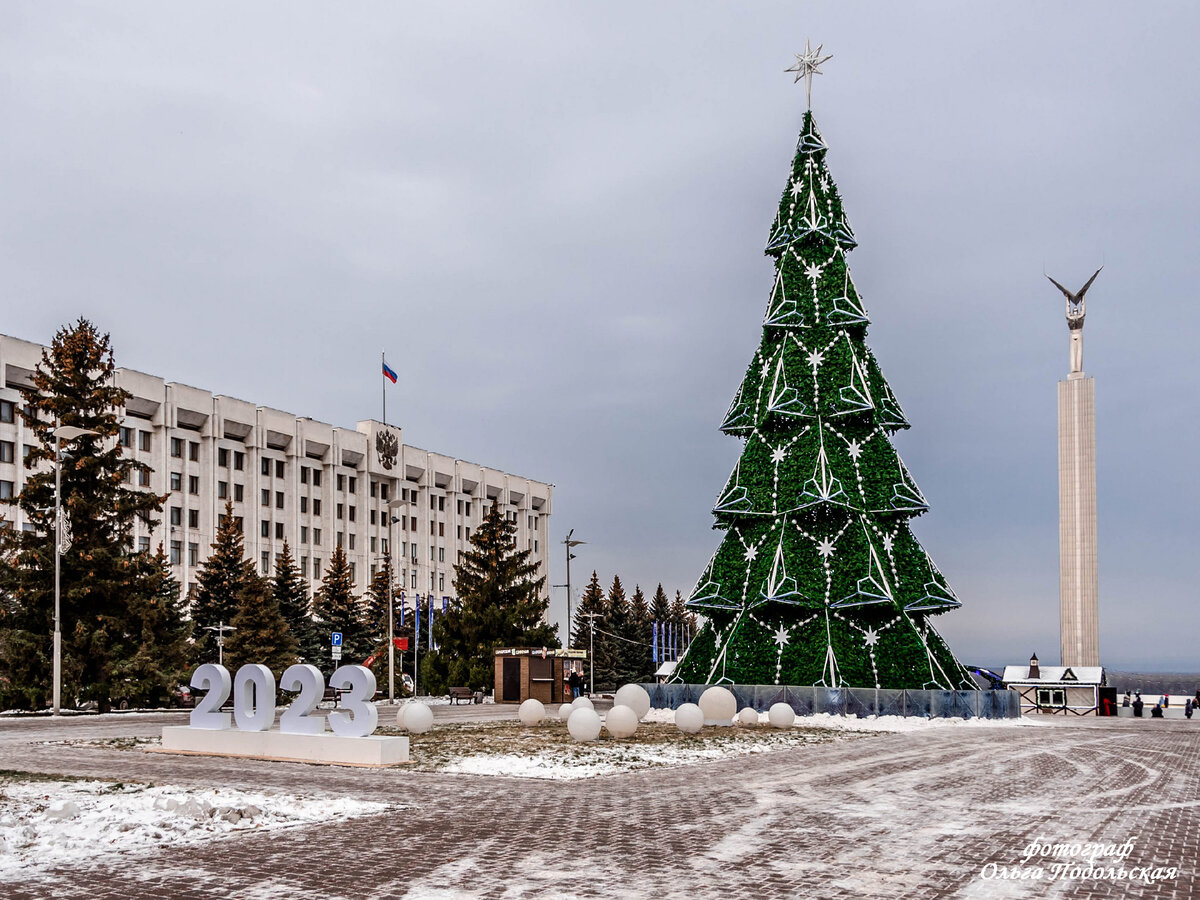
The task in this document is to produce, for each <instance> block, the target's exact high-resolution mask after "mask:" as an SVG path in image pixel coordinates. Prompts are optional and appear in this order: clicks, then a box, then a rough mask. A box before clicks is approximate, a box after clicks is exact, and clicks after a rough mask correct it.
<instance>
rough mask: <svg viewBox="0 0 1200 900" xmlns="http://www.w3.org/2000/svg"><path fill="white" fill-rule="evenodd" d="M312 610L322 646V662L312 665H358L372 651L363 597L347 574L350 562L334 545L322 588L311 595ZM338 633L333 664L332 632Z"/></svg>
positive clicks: (327, 667)
mask: <svg viewBox="0 0 1200 900" xmlns="http://www.w3.org/2000/svg"><path fill="white" fill-rule="evenodd" d="M313 612H314V613H315V615H316V617H317V620H318V625H317V633H318V635H319V636H320V639H321V642H322V644H323V646H324V649H323V650H322V653H321V655H322V657H324V660H323V661H322V662H314V665H316V666H318V667H320V668H321V669H323V670H326V671H333V669H335V668H337V667H338V666H339V665H350V664H354V665H359V664H361V663H362V661H363V660H364V659H366V658H367V657H368V656H370V654H371V636H370V633H369V630H368V628H367V617H366V609H365V608H364V604H363V602H362V599H361V598H359V597H357V596H355V594H354V579H353V578H351V576H350V562H349V560H347V559H346V551H345V550H343V549H342V548H341V547H335V548H334V551H333V555H332V556H330V557H329V565H328V566H327V567H326V569H325V574H324V576H323V577H322V579H321V587H320V589H319V590H318V591H317V593H316V596H315V597H313ZM335 631H338V632H341V635H342V659H341V661H340V662H337V663H335V662H334V661H333V660H332V658H331V653H330V651H331V649H332V643H331V642H332V634H333V632H335Z"/></svg>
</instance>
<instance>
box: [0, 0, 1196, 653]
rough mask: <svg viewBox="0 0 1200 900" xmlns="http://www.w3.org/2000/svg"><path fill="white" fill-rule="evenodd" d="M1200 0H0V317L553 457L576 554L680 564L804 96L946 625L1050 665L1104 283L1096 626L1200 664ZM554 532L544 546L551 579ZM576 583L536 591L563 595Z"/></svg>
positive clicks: (687, 578)
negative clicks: (1198, 40)
mask: <svg viewBox="0 0 1200 900" xmlns="http://www.w3.org/2000/svg"><path fill="white" fill-rule="evenodd" d="M1198 33H1200V9H1198V8H1197V7H1196V5H1195V4H1194V3H1182V2H1178V3H1159V4H1153V5H1148V4H1138V5H1130V4H1117V3H1101V4H1097V3H1057V4H1052V5H1051V4H1044V3H1032V2H1030V3H1007V4H1003V5H1001V4H991V5H990V6H989V7H988V8H983V5H982V4H963V3H959V2H954V3H951V2H945V3H915V2H906V3H903V4H893V3H886V4H885V3H876V4H859V3H848V2H845V0H838V2H833V3H797V2H788V3H768V2H756V3H753V4H746V3H740V4H733V3H728V4H720V5H718V4H715V3H697V2H678V3H661V2H660V3H653V4H647V3H642V2H638V3H622V2H607V3H604V4H563V3H517V2H507V3H483V2H479V3H444V2H438V3H427V4H414V3H406V4H403V5H400V4H393V3H378V4H368V3H354V4H329V3H321V4H308V3H296V2H289V3H286V4H284V3H274V4H266V3H252V4H246V3H230V4H220V3H205V4H198V3H193V4H163V3H158V2H154V3H132V2H124V3H120V4H115V3H103V4H100V3H96V4H83V5H77V4H69V3H54V4H47V3H35V2H12V0H10V2H6V3H4V4H3V5H2V6H0V123H2V125H0V130H2V137H0V297H2V299H3V310H4V315H3V319H2V320H0V332H4V333H8V334H12V335H16V336H19V337H23V338H27V339H31V340H36V341H41V342H46V341H48V340H49V338H50V337H51V335H52V334H53V332H54V330H55V329H56V328H57V327H59V326H61V325H62V324H63V323H65V322H67V321H69V320H71V319H73V318H75V317H76V316H79V315H85V316H87V317H89V318H91V319H93V320H94V321H95V322H96V323H97V324H98V325H99V326H100V327H101V328H103V329H105V330H108V331H110V332H111V333H112V337H113V342H114V344H115V347H116V351H117V362H118V365H124V366H128V367H130V368H135V369H141V370H144V371H147V372H152V373H155V374H158V375H162V376H164V377H166V378H167V379H168V380H174V381H180V382H185V383H188V384H193V385H197V386H201V387H204V388H207V389H210V390H213V391H214V392H218V393H225V394H230V395H233V396H237V397H241V398H244V399H248V400H253V401H255V402H257V403H260V404H262V405H268V406H274V407H278V408H281V409H285V410H288V411H291V412H294V413H296V414H298V415H308V416H312V417H314V418H316V419H320V420H323V421H327V422H331V423H335V424H338V425H344V426H348V427H353V426H354V423H355V422H356V421H357V420H359V419H365V418H370V417H378V416H379V385H380V379H379V374H378V372H379V353H380V350H382V349H386V350H387V352H388V357H389V361H390V362H391V364H392V365H393V367H394V368H395V369H396V370H397V371H398V372H399V374H400V384H399V386H398V387H397V388H390V389H389V390H390V394H389V402H388V410H389V419H390V420H392V421H395V422H398V423H399V424H400V425H402V426H403V428H404V438H405V440H406V442H408V443H410V444H413V445H416V446H418V447H423V448H426V449H430V450H435V451H438V452H443V453H447V454H451V455H454V456H458V457H461V458H464V459H470V460H474V461H477V462H483V463H485V464H488V465H493V466H497V467H501V468H504V469H506V470H508V471H513V472H518V473H520V474H523V475H528V476H529V477H532V478H536V479H539V480H544V481H549V482H553V483H554V484H555V486H556V487H555V495H554V515H553V518H552V520H551V529H552V535H553V538H554V539H555V540H558V541H561V540H562V537H563V534H564V533H565V532H566V531H567V530H568V529H569V528H575V529H576V536H577V537H581V538H583V539H584V540H586V541H587V542H588V543H587V545H586V546H584V547H580V548H579V550H578V554H579V559H578V561H577V563H576V564H575V565H574V566H573V569H572V575H573V580H574V581H575V582H576V588H577V590H578V588H580V587H581V586H582V583H583V581H584V580H585V579H586V577H587V576H588V575H589V574H590V573H591V570H592V569H593V568H595V569H597V570H598V571H599V573H600V576H601V578H602V579H603V580H604V581H605V582H606V583H607V582H608V581H609V580H610V579H611V578H612V576H613V574H614V573H620V575H621V576H622V579H623V580H624V581H625V582H626V583H627V584H628V586H629V587H630V589H632V586H633V584H634V583H641V585H642V586H643V587H644V588H646V589H647V592H648V593H649V592H650V591H651V590H653V587H654V585H655V584H656V583H658V582H659V581H662V582H663V584H664V585H665V586H666V587H667V589H668V590H669V591H670V592H671V593H672V594H673V593H674V591H675V590H676V589H680V590H683V591H684V593H685V594H686V593H687V592H688V591H689V590H690V589H691V587H692V585H693V583H694V581H695V579H696V577H697V576H698V575H699V574H700V571H701V569H702V568H703V566H704V564H705V563H706V562H707V560H708V557H709V556H710V554H711V553H712V552H713V550H714V549H715V548H716V546H717V544H718V543H719V539H720V534H719V533H718V532H714V531H711V530H710V525H711V522H712V518H711V514H710V509H711V506H712V503H713V500H714V498H715V496H716V493H717V491H718V490H719V489H720V488H721V487H722V485H723V484H724V481H725V478H726V477H727V475H728V473H729V470H730V468H731V467H732V466H733V464H734V462H735V461H736V459H737V457H738V454H739V450H740V444H739V442H738V441H736V440H735V439H733V438H729V437H725V436H723V435H722V434H720V433H719V432H718V430H717V426H718V425H719V423H720V422H721V420H722V418H723V415H724V413H725V411H726V408H727V407H728V404H729V401H730V398H731V396H732V395H733V392H734V391H735V389H736V388H737V385H738V383H739V381H740V379H741V376H742V373H743V371H744V369H745V366H746V364H747V363H748V361H749V360H750V358H751V356H752V355H753V353H754V351H755V349H756V347H757V345H758V341H759V336H760V334H761V322H762V314H763V310H764V309H765V307H766V303H767V297H768V292H769V289H770V285H771V280H772V266H771V261H770V260H769V259H768V258H767V257H765V256H763V253H762V248H763V245H764V243H765V241H766V237H767V231H768V229H769V227H770V224H771V220H772V217H773V215H774V212H775V207H776V204H777V202H778V199H779V195H780V193H781V192H782V190H783V188H784V186H785V182H786V179H787V174H788V166H789V164H790V160H791V156H792V153H793V149H794V144H795V135H796V132H797V130H798V127H799V123H800V118H801V115H802V112H803V108H804V93H803V87H802V85H801V86H794V85H793V84H792V82H791V77H790V76H787V75H785V74H784V73H783V71H782V70H783V69H784V68H786V67H787V66H788V65H790V64H791V62H792V59H793V57H792V54H793V53H794V52H795V51H797V50H799V49H802V47H803V45H804V40H805V38H806V37H810V38H811V39H812V40H813V43H814V44H816V43H818V42H823V43H824V45H825V49H826V51H827V52H831V53H832V54H833V59H832V60H831V61H830V62H829V63H828V64H826V66H825V67H824V69H825V73H826V74H824V75H823V76H820V77H818V78H817V79H816V80H815V82H814V85H813V109H814V112H815V114H816V116H817V120H818V122H819V124H820V126H821V128H822V131H823V132H824V135H825V138H826V140H827V141H828V143H829V144H830V148H831V149H830V152H829V157H828V161H829V165H830V168H831V172H832V174H833V177H834V179H835V180H836V182H837V183H838V186H839V188H840V190H841V193H842V196H843V199H844V200H845V203H846V209H847V213H848V215H849V218H850V222H851V224H852V225H853V227H854V228H855V231H856V234H857V237H858V240H859V247H858V249H857V250H855V251H854V253H853V254H851V256H850V264H851V266H852V269H853V272H854V275H855V281H856V283H857V285H858V287H859V290H860V291H861V293H862V294H863V296H864V298H865V301H866V304H867V307H868V310H869V312H870V314H871V319H872V325H871V328H870V332H869V334H868V343H869V344H870V345H871V347H872V348H873V349H874V351H875V353H876V355H877V356H878V358H879V361H880V364H881V366H882V367H883V371H884V374H885V375H886V376H887V377H888V379H889V380H890V382H891V384H892V386H893V388H894V389H895V391H896V394H897V395H898V397H899V399H900V401H901V403H902V404H904V406H905V409H906V411H907V413H908V415H909V418H910V420H911V421H912V423H913V427H912V429H911V430H910V431H908V432H905V433H902V434H901V435H899V436H898V437H897V439H896V444H897V446H898V447H899V449H900V452H901V453H902V454H903V456H904V458H905V460H906V462H907V463H908V466H909V468H910V469H911V471H912V474H913V476H914V477H915V478H916V480H917V483H918V484H919V485H920V486H921V488H922V490H923V491H924V492H925V494H926V496H927V498H928V499H929V501H930V504H931V506H932V509H931V511H930V512H929V513H928V514H927V515H925V516H924V517H922V518H921V519H919V520H917V521H916V522H915V523H914V529H915V531H916V533H917V536H918V537H919V538H920V539H921V541H922V542H923V543H924V545H925V547H926V549H927V550H928V551H929V553H930V555H931V556H932V557H933V559H934V560H935V561H936V562H937V563H938V565H939V566H940V567H941V568H942V570H943V571H944V572H945V574H946V575H947V577H948V578H949V580H950V583H951V584H952V586H953V587H954V588H955V589H956V591H957V593H958V595H959V597H960V598H961V600H962V601H963V607H962V609H961V610H958V611H956V612H952V613H950V614H948V615H945V616H943V617H941V618H940V620H939V627H940V629H941V630H942V631H943V633H944V634H945V635H946V636H947V638H948V640H949V641H950V644H951V646H952V647H953V648H954V649H955V651H956V652H957V654H958V655H959V657H960V658H961V659H962V660H963V661H965V662H971V663H984V664H1003V663H1005V662H1009V663H1015V662H1019V661H1021V660H1022V659H1025V658H1027V657H1028V655H1029V653H1030V652H1032V651H1037V652H1038V653H1039V655H1040V656H1041V658H1042V660H1043V661H1045V662H1047V663H1053V662H1057V661H1058V531H1057V522H1058V518H1057V517H1058V511H1057V506H1058V500H1057V463H1056V452H1057V451H1056V422H1057V420H1056V394H1055V390H1056V389H1055V382H1056V381H1057V380H1058V379H1060V378H1062V377H1064V376H1065V373H1066V371H1067V366H1068V353H1067V344H1068V339H1067V329H1066V324H1065V321H1064V319H1063V303H1062V297H1061V295H1059V294H1058V292H1057V291H1056V290H1055V289H1054V288H1053V287H1052V286H1051V285H1050V284H1049V283H1048V282H1046V280H1045V279H1044V278H1043V271H1045V272H1049V273H1050V274H1052V275H1053V276H1054V277H1055V278H1057V279H1058V280H1060V281H1062V282H1064V283H1066V284H1067V285H1068V286H1071V287H1078V286H1080V285H1081V284H1082V283H1083V282H1084V281H1085V280H1086V279H1087V277H1088V276H1089V275H1090V274H1091V273H1092V271H1093V270H1094V269H1095V268H1096V267H1097V266H1099V265H1101V264H1102V263H1103V264H1104V266H1105V269H1104V272H1103V273H1102V274H1101V276H1100V278H1099V279H1097V281H1096V284H1095V286H1094V287H1093V289H1092V291H1091V292H1090V293H1089V295H1088V300H1089V304H1088V317H1087V328H1086V331H1085V335H1086V337H1085V355H1084V366H1085V369H1086V370H1087V371H1088V373H1089V374H1092V375H1094V376H1095V378H1096V410H1097V439H1098V459H1099V462H1098V478H1099V503H1100V505H1099V514H1100V524H1099V536H1100V594H1101V601H1100V615H1101V655H1102V661H1103V662H1104V663H1105V664H1106V665H1108V666H1110V667H1113V668H1140V669H1143V670H1147V669H1151V670H1171V669H1185V670H1192V671H1197V670H1200V665H1198V664H1197V650H1196V648H1197V644H1198V641H1200V617H1198V616H1197V614H1196V598H1197V584H1198V583H1200V578H1198V576H1200V572H1198V571H1197V570H1198V568H1200V562H1198V561H1200V553H1198V552H1197V549H1196V542H1197V536H1198V534H1200V529H1198V527H1197V526H1198V524H1200V523H1198V521H1197V520H1198V518H1200V516H1198V514H1197V510H1198V509H1200V505H1198V504H1200V489H1198V486H1197V457H1198V451H1200V446H1198V444H1200V441H1198V438H1200V425H1198V424H1197V371H1196V363H1197V354H1196V350H1195V340H1196V337H1197V335H1198V333H1200V330H1198V325H1200V315H1198V313H1197V296H1196V284H1197V268H1198V267H1200V262H1198V260H1200V254H1198V249H1200V248H1198V239H1200V234H1198V227H1200V165H1198V164H1197V159H1198V157H1197V149H1196V148H1197V146H1200V108H1198V107H1200V90H1198V87H1200V85H1198V79H1197V76H1196V74H1195V69H1196V57H1195V51H1194V46H1193V45H1194V40H1195V36H1196V34H1198ZM561 550H562V547H561V545H557V547H556V549H555V553H554V556H553V567H552V581H553V583H555V584H558V583H561V582H562V581H563V574H564V573H563V568H562V553H561V552H560V551H561ZM564 605H565V592H564V591H562V590H555V591H554V603H553V607H552V613H553V614H554V615H556V616H561V615H562V609H563V607H564Z"/></svg>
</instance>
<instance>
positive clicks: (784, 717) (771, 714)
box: [767, 703, 796, 728]
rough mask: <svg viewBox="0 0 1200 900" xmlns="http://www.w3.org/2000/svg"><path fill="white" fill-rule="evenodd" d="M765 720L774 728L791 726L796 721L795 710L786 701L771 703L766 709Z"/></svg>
mask: <svg viewBox="0 0 1200 900" xmlns="http://www.w3.org/2000/svg"><path fill="white" fill-rule="evenodd" d="M767 720H768V721H769V722H770V723H771V725H773V726H774V727H775V728H791V727H792V723H794V722H795V721H796V711H795V710H794V709H792V708H791V707H790V706H788V704H786V703H773V704H772V705H771V708H770V709H768V710H767Z"/></svg>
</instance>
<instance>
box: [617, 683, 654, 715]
mask: <svg viewBox="0 0 1200 900" xmlns="http://www.w3.org/2000/svg"><path fill="white" fill-rule="evenodd" d="M613 705H614V706H628V707H629V708H630V709H632V710H633V711H634V712H635V713H637V717H638V721H641V720H642V719H644V718H646V713H648V712H650V694H649V693H647V691H646V689H645V688H644V687H642V686H641V685H640V684H627V685H624V686H623V687H621V688H620V689H619V690H618V691H617V692H616V694H614V695H613Z"/></svg>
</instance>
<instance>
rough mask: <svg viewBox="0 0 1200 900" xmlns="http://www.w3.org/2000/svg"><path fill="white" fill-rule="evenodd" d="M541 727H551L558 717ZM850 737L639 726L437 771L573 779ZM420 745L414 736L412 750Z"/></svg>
mask: <svg viewBox="0 0 1200 900" xmlns="http://www.w3.org/2000/svg"><path fill="white" fill-rule="evenodd" d="M546 727H549V728H551V729H555V728H556V727H557V723H551V724H550V725H549V726H546ZM564 731H565V729H564ZM531 733H532V732H531ZM849 737H850V736H849V735H847V737H846V738H838V737H837V736H836V735H831V734H830V733H829V732H824V733H820V734H818V733H815V732H814V733H805V732H801V731H798V730H793V729H789V730H786V731H783V730H780V731H776V730H773V729H770V730H769V729H765V728H764V729H753V730H752V731H750V730H747V729H745V728H736V729H735V728H727V729H715V728H713V729H706V730H705V732H704V733H702V734H699V735H685V734H680V733H678V732H675V731H674V730H673V729H671V730H670V731H669V732H668V733H666V734H664V733H663V731H662V726H661V725H660V726H658V730H654V729H648V730H646V731H643V730H641V729H639V731H638V734H637V736H636V737H635V738H634V739H632V740H613V739H612V738H610V737H606V738H604V739H603V740H600V741H583V742H575V741H570V740H569V739H567V742H566V743H565V744H564V743H562V742H555V743H548V742H547V743H546V744H543V745H541V746H539V745H536V744H535V745H531V746H530V749H529V750H528V751H527V752H512V751H509V750H505V749H497V750H493V751H492V752H487V751H484V752H470V753H467V754H466V755H454V756H451V757H450V758H449V759H447V760H446V761H445V762H444V763H439V764H438V765H437V767H436V771H439V772H447V773H452V774H456V775H505V776H508V777H512V778H546V779H550V780H554V781H572V780H575V779H578V778H594V777H596V776H598V775H615V774H617V773H619V772H629V771H632V770H635V769H648V768H656V767H660V766H671V767H677V766H688V765H695V764H697V763H703V762H710V761H713V760H719V759H732V758H736V757H739V756H745V755H747V754H752V753H767V752H770V751H772V750H784V749H788V748H793V747H801V746H804V745H806V744H818V743H828V742H829V741H831V740H843V739H849ZM499 746H502V745H499ZM420 750H421V745H420V743H419V742H418V743H417V744H415V751H414V755H415V754H416V753H419V751H420Z"/></svg>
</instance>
